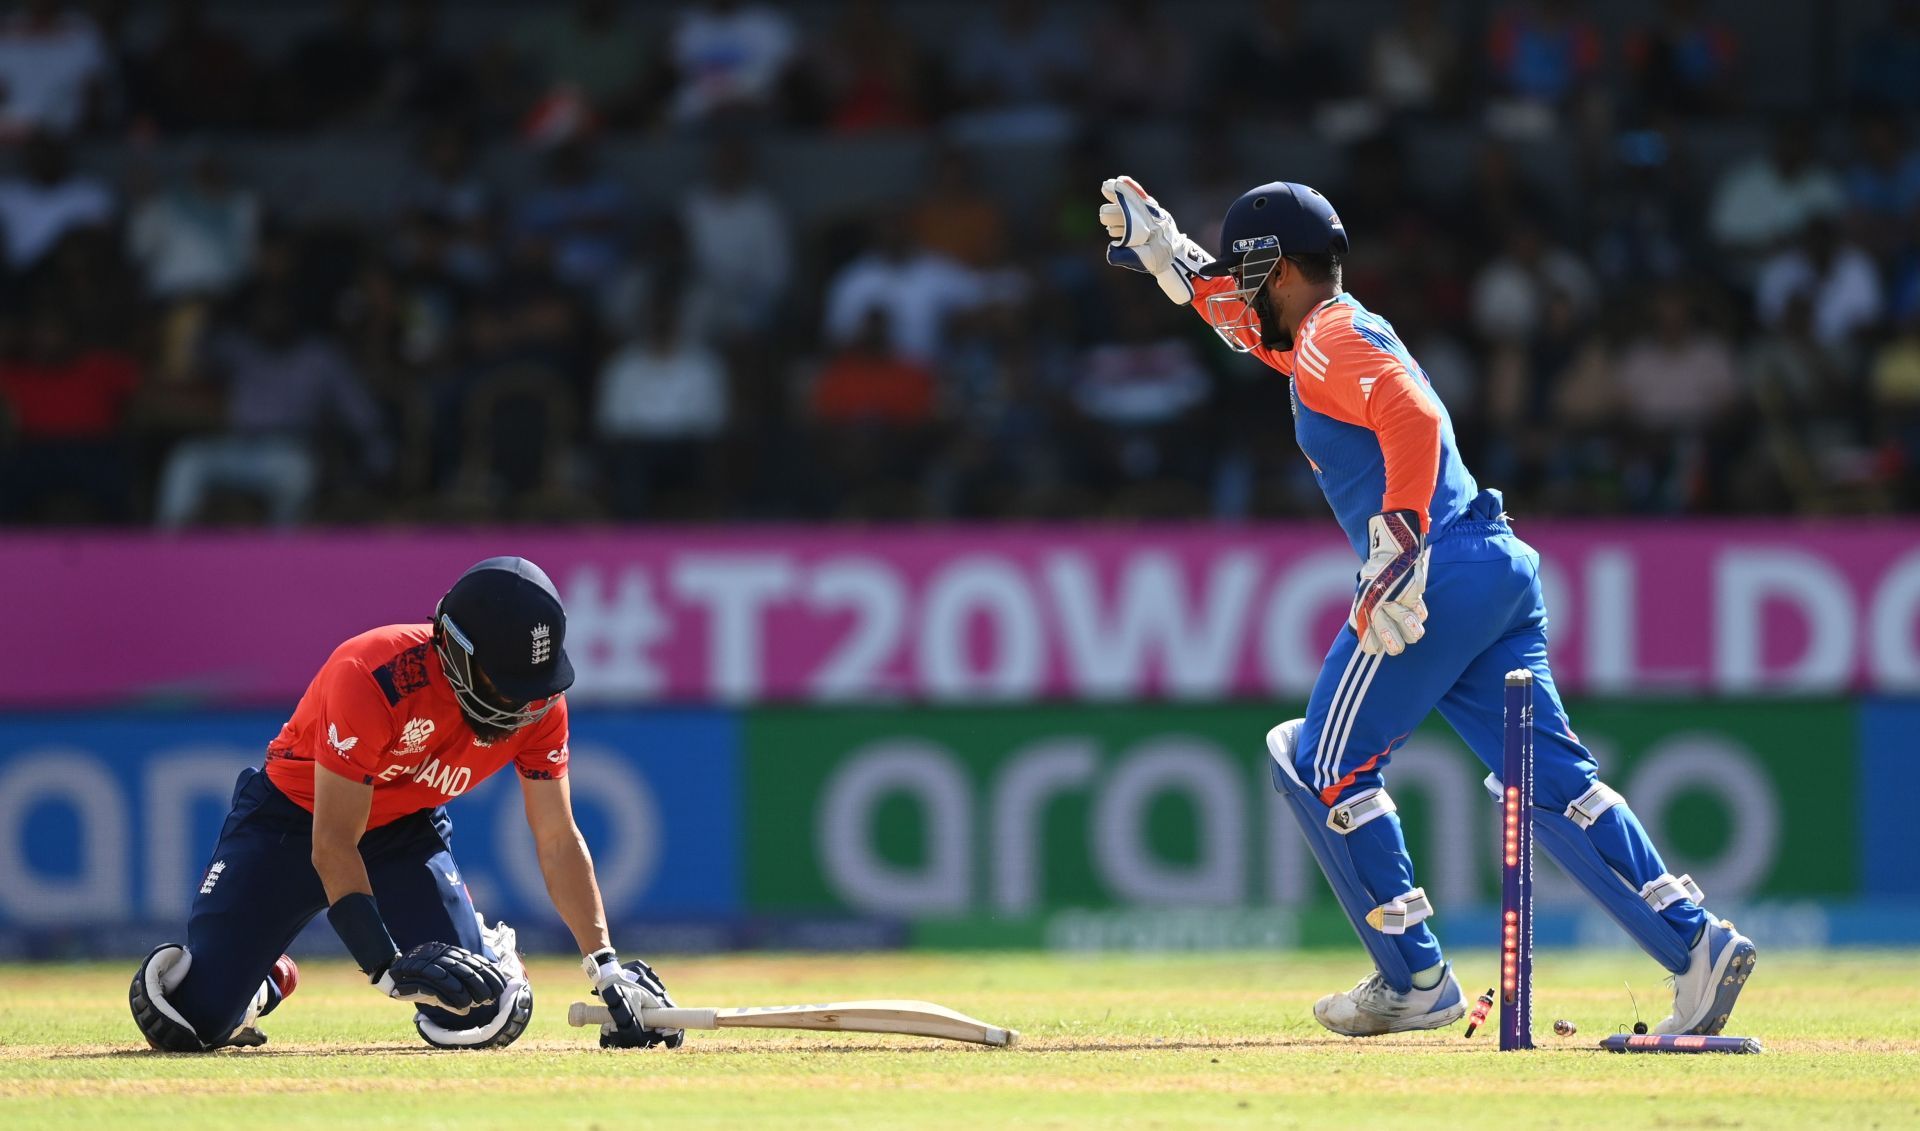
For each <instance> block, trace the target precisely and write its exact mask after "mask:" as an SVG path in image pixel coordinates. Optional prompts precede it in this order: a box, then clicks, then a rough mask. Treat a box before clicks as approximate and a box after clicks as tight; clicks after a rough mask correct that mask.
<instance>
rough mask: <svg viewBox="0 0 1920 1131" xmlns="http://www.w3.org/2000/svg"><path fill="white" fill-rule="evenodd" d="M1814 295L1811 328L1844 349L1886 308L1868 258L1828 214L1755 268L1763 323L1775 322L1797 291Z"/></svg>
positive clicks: (1758, 308) (1757, 305)
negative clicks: (1758, 269)
mask: <svg viewBox="0 0 1920 1131" xmlns="http://www.w3.org/2000/svg"><path fill="white" fill-rule="evenodd" d="M1803 293H1811V294H1812V295H1813V296H1814V297H1813V333H1814V336H1815V337H1816V338H1818V339H1819V340H1820V342H1821V344H1823V345H1825V346H1826V347H1827V348H1829V349H1841V350H1845V349H1847V348H1848V347H1850V346H1852V345H1853V344H1854V339H1855V337H1856V336H1857V335H1858V334H1859V333H1860V332H1861V331H1863V330H1866V329H1869V328H1870V327H1872V326H1873V325H1875V324H1876V323H1877V322H1878V321H1879V320H1880V317H1881V315H1882V313H1883V312H1884V310H1885V304H1886V300H1885V296H1884V294H1883V293H1882V291H1881V285H1880V273H1879V271H1878V270H1876V269H1875V268H1874V264H1873V259H1872V258H1871V257H1870V256H1868V255H1867V253H1866V252H1864V251H1862V250H1860V248H1858V247H1857V246H1855V245H1853V244H1850V243H1848V242H1846V240H1845V239H1844V238H1843V237H1842V236H1841V234H1840V228H1839V225H1838V224H1837V223H1836V222H1835V221H1834V220H1832V219H1830V218H1824V217H1823V218H1820V219H1816V220H1814V221H1812V222H1810V223H1809V224H1807V226H1806V228H1805V230H1804V231H1803V232H1802V233H1801V236H1800V239H1799V240H1798V241H1797V242H1796V243H1795V244H1793V245H1792V246H1789V247H1787V248H1784V249H1782V250H1781V251H1779V252H1776V253H1775V254H1774V255H1773V256H1772V257H1770V258H1769V259H1768V260H1767V261H1766V262H1765V263H1764V264H1762V265H1761V268H1760V278H1759V282H1758V284H1757V288H1756V295H1755V308H1756V313H1757V314H1758V316H1759V319H1760V322H1761V324H1762V325H1766V326H1774V325H1777V324H1778V323H1779V321H1780V319H1781V316H1782V315H1783V314H1784V313H1785V312H1786V309H1787V304H1788V302H1789V301H1790V300H1791V299H1792V298H1793V297H1794V296H1795V295H1798V294H1803Z"/></svg>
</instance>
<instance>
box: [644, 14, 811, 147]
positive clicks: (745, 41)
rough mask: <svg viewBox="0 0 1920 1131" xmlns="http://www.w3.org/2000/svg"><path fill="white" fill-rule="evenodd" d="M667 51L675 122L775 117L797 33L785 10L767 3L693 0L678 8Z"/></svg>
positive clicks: (778, 108)
mask: <svg viewBox="0 0 1920 1131" xmlns="http://www.w3.org/2000/svg"><path fill="white" fill-rule="evenodd" d="M669 49H670V57H671V60H672V63H673V71H674V77H675V84H676V85H675V89H674V91H673V95H672V100H671V107H672V109H671V116H672V119H673V120H674V121H675V122H677V123H679V124H681V125H688V124H692V123H696V122H704V121H710V120H712V119H714V118H719V117H734V116H745V117H749V118H766V117H775V118H777V117H778V116H779V112H780V106H779V104H778V95H779V93H780V90H781V87H782V84H784V83H785V82H786V81H787V78H788V75H789V71H790V69H791V67H792V65H793V63H794V60H795V58H796V55H797V53H798V49H799V33H798V31H797V30H796V29H795V28H794V26H793V21H792V20H791V19H790V18H789V17H788V16H787V15H786V13H784V12H782V11H780V10H779V9H778V8H774V7H771V6H769V5H765V4H754V3H743V2H742V0H697V2H695V3H693V4H691V5H689V6H688V7H687V8H685V9H684V10H682V11H681V13H680V15H679V18H678V20H677V21H676V22H675V24H674V28H673V33H672V37H671V40H670V44H669Z"/></svg>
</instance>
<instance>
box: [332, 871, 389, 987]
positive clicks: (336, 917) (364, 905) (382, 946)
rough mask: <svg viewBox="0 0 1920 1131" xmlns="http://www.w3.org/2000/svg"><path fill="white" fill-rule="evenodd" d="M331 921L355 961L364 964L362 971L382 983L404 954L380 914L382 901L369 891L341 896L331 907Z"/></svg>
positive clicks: (361, 967) (371, 979)
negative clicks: (395, 961) (381, 979)
mask: <svg viewBox="0 0 1920 1131" xmlns="http://www.w3.org/2000/svg"><path fill="white" fill-rule="evenodd" d="M327 922H329V923H332V924H333V929H334V932H335V933H336V934H338V935H339V936H340V941H341V942H343V943H346V944H347V950H348V951H349V952H350V953H352V955H353V960H354V961H355V962H357V963H359V965H360V972H361V973H362V974H365V975H366V976H367V980H368V981H370V982H378V981H379V980H380V975H382V974H385V973H386V972H387V967H389V966H391V965H393V960H394V959H396V958H398V957H400V948H399V947H397V946H394V945H393V936H392V935H390V934H388V933H387V923H386V920H384V919H382V918H381V917H380V906H379V904H376V903H375V902H374V901H373V897H372V896H370V895H368V894H367V893H366V892H363V891H356V892H354V893H352V894H350V895H343V896H341V897H340V901H339V902H338V903H335V904H334V905H333V906H332V907H329V908H327Z"/></svg>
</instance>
